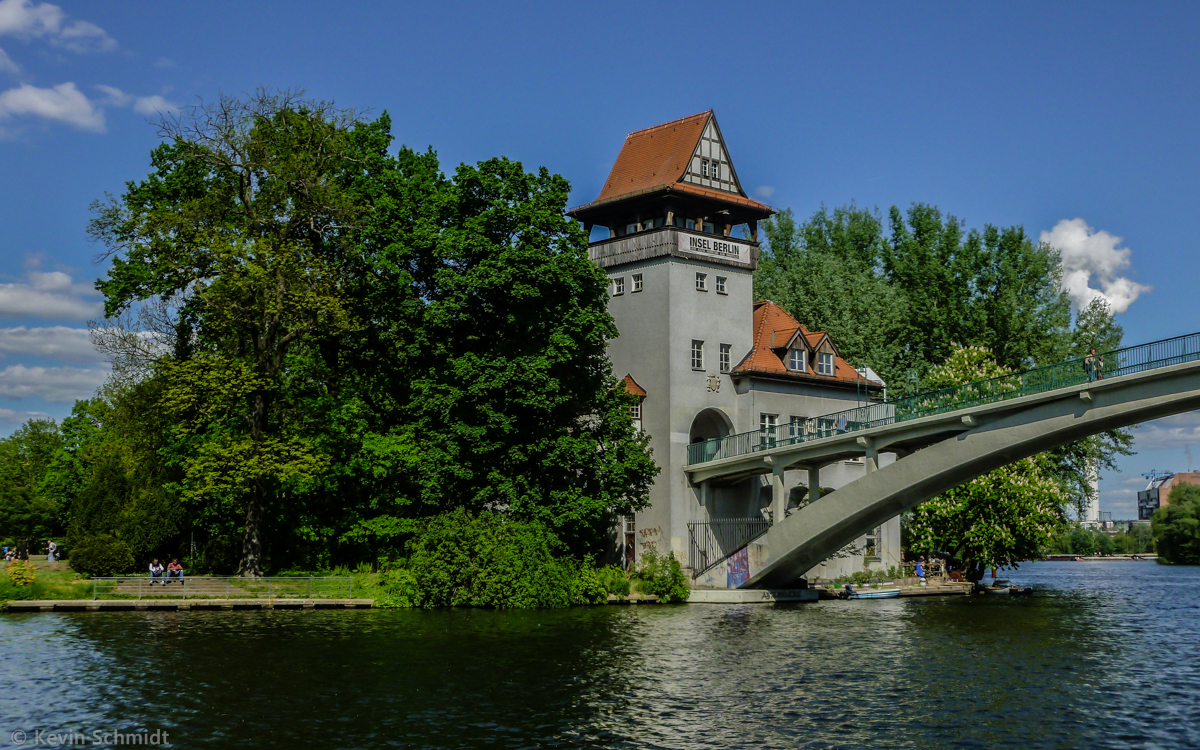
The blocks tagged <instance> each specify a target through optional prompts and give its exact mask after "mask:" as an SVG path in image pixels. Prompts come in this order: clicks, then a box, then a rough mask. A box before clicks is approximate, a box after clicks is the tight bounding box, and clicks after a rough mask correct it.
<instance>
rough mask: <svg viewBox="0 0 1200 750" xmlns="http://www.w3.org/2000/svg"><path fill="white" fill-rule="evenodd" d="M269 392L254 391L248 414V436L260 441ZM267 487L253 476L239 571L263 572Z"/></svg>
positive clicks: (255, 574)
mask: <svg viewBox="0 0 1200 750" xmlns="http://www.w3.org/2000/svg"><path fill="white" fill-rule="evenodd" d="M268 402H269V395H268V393H267V392H266V391H262V390H260V391H257V392H256V393H255V394H254V411H253V413H252V414H251V417H250V438H251V439H252V440H253V441H254V442H255V443H261V442H262V441H263V440H265V439H266V436H267V409H268ZM266 500H267V487H266V482H265V478H264V477H262V476H258V477H254V478H253V479H251V480H250V500H249V502H247V503H246V529H245V531H244V532H243V534H242V562H241V564H240V565H238V575H240V576H253V577H255V578H257V577H259V576H261V575H262V519H263V509H264V507H265V506H266Z"/></svg>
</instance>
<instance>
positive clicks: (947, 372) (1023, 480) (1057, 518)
mask: <svg viewBox="0 0 1200 750" xmlns="http://www.w3.org/2000/svg"><path fill="white" fill-rule="evenodd" d="M1006 372H1007V370H1005V368H1003V367H1001V366H1000V365H999V364H997V363H996V362H995V361H994V360H993V359H992V358H991V353H990V352H989V351H987V350H986V349H982V348H978V347H971V348H959V349H956V350H955V351H954V352H953V353H951V355H950V357H949V358H948V359H947V361H946V363H945V364H943V365H942V366H941V367H938V368H934V369H933V370H931V371H930V373H929V375H928V381H929V382H930V383H932V384H933V387H935V388H941V387H947V386H950V385H957V384H959V383H965V382H970V381H972V380H981V379H984V378H991V377H997V376H999V375H1003V374H1005V373H1006ZM1069 502H1070V497H1069V495H1068V494H1067V492H1066V491H1065V490H1064V488H1063V486H1062V483H1061V482H1060V480H1059V479H1058V477H1057V476H1056V470H1055V465H1054V463H1053V461H1052V459H1051V457H1050V456H1048V455H1047V454H1039V455H1036V456H1033V457H1030V458H1024V459H1021V460H1019V461H1014V462H1012V463H1010V464H1008V465H1006V466H1003V467H1001V468H999V469H995V470H993V471H990V472H988V473H987V474H984V475H983V476H980V477H976V478H975V479H972V480H971V481H969V482H967V483H965V484H963V485H960V486H958V487H956V488H954V489H952V490H950V491H948V492H944V493H942V494H941V495H938V496H937V497H935V498H933V499H931V500H928V501H926V502H924V503H922V504H921V505H919V506H917V508H916V509H915V510H913V511H912V512H911V513H910V514H908V516H907V517H906V519H905V526H906V532H907V537H908V542H909V547H910V549H912V550H914V551H921V552H934V551H939V552H945V553H948V554H949V555H950V556H951V557H952V558H954V559H956V560H958V561H959V562H960V564H961V565H962V567H963V568H965V570H966V575H967V576H968V577H969V578H970V579H971V580H979V579H980V578H981V577H982V576H983V571H984V569H985V568H987V567H990V566H1002V565H1010V564H1013V563H1014V562H1015V561H1017V560H1023V559H1028V558H1032V557H1036V556H1037V555H1038V554H1039V552H1040V551H1041V550H1042V549H1043V548H1044V547H1046V546H1047V544H1048V543H1049V542H1050V540H1051V539H1052V538H1053V536H1054V534H1055V532H1056V531H1057V529H1058V528H1059V527H1060V526H1061V524H1062V523H1063V521H1064V519H1065V508H1066V506H1067V505H1068V504H1069Z"/></svg>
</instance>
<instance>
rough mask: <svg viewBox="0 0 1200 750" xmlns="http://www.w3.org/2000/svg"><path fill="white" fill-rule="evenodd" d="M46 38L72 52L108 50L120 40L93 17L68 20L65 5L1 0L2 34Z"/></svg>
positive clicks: (29, 0) (114, 46) (0, 34)
mask: <svg viewBox="0 0 1200 750" xmlns="http://www.w3.org/2000/svg"><path fill="white" fill-rule="evenodd" d="M5 34H8V35H10V36H15V37H17V38H19V39H46V40H48V41H49V42H50V43H51V44H53V45H55V46H58V47H65V48H67V49H69V50H71V51H72V52H106V51H108V50H112V49H115V48H116V46H117V42H116V40H115V39H113V38H112V37H110V36H109V35H108V34H107V33H106V32H105V31H104V29H102V28H100V27H99V26H97V25H96V24H94V23H92V22H90V21H70V22H68V21H67V14H66V13H64V12H63V10H62V8H60V7H58V6H57V5H51V4H50V3H37V4H34V3H33V2H32V1H31V0H0V36H4V35H5Z"/></svg>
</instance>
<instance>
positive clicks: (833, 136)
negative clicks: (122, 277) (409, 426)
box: [0, 0, 1200, 518]
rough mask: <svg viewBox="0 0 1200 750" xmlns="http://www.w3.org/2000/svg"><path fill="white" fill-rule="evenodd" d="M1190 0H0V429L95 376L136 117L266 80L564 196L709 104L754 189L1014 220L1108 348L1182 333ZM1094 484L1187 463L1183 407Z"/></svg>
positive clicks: (806, 200)
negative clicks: (556, 177) (105, 227)
mask: <svg viewBox="0 0 1200 750" xmlns="http://www.w3.org/2000/svg"><path fill="white" fill-rule="evenodd" d="M1197 32H1200V5H1198V4H1196V3H1155V4H1133V3H1129V4H1125V5H1120V4H1111V3H1103V2H1088V3H1067V2H1062V3H1022V2H1016V3H1004V4H983V3H972V4H965V3H940V2H929V3H920V4H915V3H903V4H901V3H865V2H863V3H853V4H851V3H841V4H820V5H817V4H804V3H795V2H788V3H769V2H764V3H754V4H750V3H745V4H743V3H706V2H690V3H687V4H679V3H661V4H660V3H648V2H639V3H616V2H609V3H595V4H588V3H581V2H577V3H536V2H524V3H511V4H507V3H498V2H487V3H482V2H481V3H457V2H447V1H443V2H437V3H354V2H342V3H327V2H319V3H318V2H298V1H296V0H292V1H291V2H288V3H286V4H285V3H265V2H260V3H241V2H239V3H234V2H213V1H210V2H205V3H163V2H140V1H136V0H125V1H124V2H121V3H83V2H61V3H59V4H51V3H42V2H36V1H34V0H0V435H4V434H8V433H10V432H11V431H12V430H14V429H16V428H17V427H18V426H19V425H20V424H21V423H22V422H23V421H25V420H26V419H29V418H31V417H45V416H50V417H54V418H61V417H62V416H64V415H66V414H68V413H69V412H70V409H71V405H72V403H73V402H74V400H75V399H77V398H86V397H88V396H90V395H92V394H93V393H94V391H95V390H96V388H97V387H98V386H99V385H100V384H101V383H102V382H103V381H104V379H105V377H106V376H107V365H106V363H105V361H104V358H103V357H102V356H101V355H100V354H99V353H98V352H96V351H95V350H94V349H93V348H92V347H91V345H90V342H89V338H88V334H87V322H88V321H89V320H93V319H96V318H98V317H99V316H100V315H101V314H102V305H101V303H100V298H99V296H98V295H97V294H96V293H95V291H94V288H93V284H94V281H95V279H96V278H98V277H100V276H102V275H103V274H104V273H105V268H106V265H105V262H104V261H103V259H101V258H100V257H99V253H100V251H101V248H99V247H97V246H95V245H93V244H91V243H90V242H89V240H88V237H87V233H86V228H87V222H88V220H89V218H90V216H91V214H90V209H89V206H90V204H91V203H92V202H93V201H96V200H98V199H102V198H103V197H104V196H105V194H106V193H113V194H119V193H120V192H121V191H122V189H123V187H124V185H125V183H126V182H127V181H130V180H136V179H139V178H141V177H144V176H145V175H146V174H147V173H148V171H149V168H148V157H149V152H150V150H151V149H152V148H153V147H154V146H155V145H156V144H157V143H158V142H159V136H158V130H157V128H156V127H155V125H154V122H155V120H156V118H157V117H158V116H159V115H160V114H161V113H170V112H172V111H177V110H178V108H180V107H186V106H189V105H194V104H198V103H201V102H208V101H212V100H213V99H215V98H217V97H219V96H220V95H222V94H227V95H235V96H236V95H241V94H244V93H247V92H250V91H253V90H254V89H256V88H257V87H260V86H264V87H269V88H275V89H286V88H292V89H303V90H304V91H305V92H306V93H307V95H308V96H310V97H313V98H318V99H326V100H332V101H335V102H336V103H337V104H339V105H341V106H344V107H349V108H353V109H356V110H362V111H365V112H366V113H367V114H368V116H375V115H378V114H380V113H382V112H384V111H386V112H388V113H389V114H390V115H391V117H392V120H393V132H394V134H395V136H396V139H397V142H398V143H403V144H406V145H408V146H411V147H414V148H418V149H425V148H430V147H431V148H433V149H434V150H435V151H437V152H438V154H439V157H440V158H441V160H442V165H443V168H444V169H445V170H447V171H450V170H452V169H453V168H454V166H455V165H457V164H459V163H462V162H468V163H472V162H476V161H479V160H482V159H486V158H489V157H492V156H497V155H504V156H508V157H510V158H513V159H517V160H520V161H521V162H523V163H524V164H525V166H526V167H527V168H529V169H534V168H536V167H538V166H546V167H548V168H549V169H550V170H551V171H553V172H556V173H559V174H562V175H564V176H565V177H567V178H568V179H569V180H570V181H571V183H572V185H573V188H574V192H573V194H572V201H571V203H572V205H577V204H582V203H586V202H588V201H590V200H592V199H593V198H594V197H595V196H596V195H597V194H598V193H599V191H600V187H601V185H602V183H603V181H604V179H605V177H606V176H607V174H608V170H609V168H610V167H611V166H612V162H613V160H614V159H615V158H616V155H617V152H618V150H619V149H620V147H621V143H622V142H623V140H624V137H625V135H626V134H627V133H629V132H631V131H634V130H638V129H641V128H644V127H648V126H651V125H655V124H658V123H661V122H665V121H668V120H672V119H676V118H678V117H683V116H686V115H690V114H694V113H696V112H701V111H704V110H707V109H714V110H716V113H717V116H718V118H719V121H720V124H721V130H722V133H723V135H724V136H725V140H726V143H727V145H728V147H729V149H730V154H731V156H732V158H733V160H734V162H735V164H736V165H737V170H738V175H739V177H740V178H741V179H742V181H743V184H744V186H745V187H746V188H747V190H748V192H750V193H751V194H752V195H753V196H755V197H757V198H759V199H760V200H764V201H766V202H767V203H769V204H771V205H773V206H775V207H778V208H788V207H790V208H792V209H793V210H794V211H795V212H796V214H797V215H798V216H806V215H808V214H811V213H812V212H813V211H814V210H815V209H817V208H818V207H820V206H821V205H825V206H830V207H833V206H839V205H844V204H846V203H849V202H851V201H854V202H857V203H858V204H859V205H861V206H867V207H877V208H879V209H880V210H881V211H884V212H886V211H887V210H888V208H889V207H891V206H893V205H896V206H900V207H902V208H903V207H907V206H908V205H910V204H912V203H913V202H918V201H919V202H923V203H929V204H933V205H936V206H938V207H939V208H940V209H941V210H942V211H943V212H945V213H948V214H952V215H954V216H956V217H959V218H960V219H962V220H964V221H965V222H966V225H967V226H968V227H982V226H983V225H984V224H995V225H1002V226H1006V225H1021V226H1024V227H1025V229H1026V231H1027V232H1028V233H1029V234H1030V235H1031V236H1033V237H1035V238H1038V239H1042V240H1045V241H1048V242H1050V243H1052V244H1053V245H1055V247H1057V248H1058V249H1059V250H1060V251H1061V252H1062V254H1063V260H1064V270H1065V272H1066V276H1065V278H1064V285H1065V286H1066V289H1067V291H1068V293H1069V295H1070V296H1071V299H1072V300H1073V302H1075V303H1076V304H1077V305H1082V304H1086V303H1087V302H1088V301H1089V300H1090V299H1091V298H1093V297H1094V296H1096V295H1100V294H1103V295H1104V296H1105V297H1106V298H1108V299H1109V300H1110V302H1111V303H1112V304H1113V307H1114V309H1115V310H1117V311H1118V312H1119V314H1118V321H1119V322H1120V323H1121V325H1123V326H1124V328H1125V342H1126V344H1134V343H1143V342H1148V341H1154V340H1158V339H1162V338H1168V337H1171V336H1177V335H1181V334H1185V333H1191V332H1194V331H1197V330H1200V314H1198V313H1200V294H1197V293H1196V290H1197V289H1198V287H1200V285H1198V282H1200V270H1198V266H1200V263H1198V262H1197V261H1198V260H1200V252H1198V248H1197V243H1196V240H1195V231H1196V229H1195V217H1196V215H1197V214H1196V208H1197V203H1198V199H1200V145H1198V143H1200V142H1198V140H1197V138H1196V128H1197V122H1198V121H1200V76H1198V74H1200V45H1197V44H1195V39H1196V37H1197V35H1198V34H1197ZM1135 435H1136V448H1137V450H1138V454H1137V455H1136V456H1131V457H1128V458H1124V459H1122V460H1121V462H1120V471H1119V472H1108V473H1106V475H1105V476H1104V477H1103V479H1102V481H1101V508H1102V510H1104V511H1109V512H1111V513H1112V514H1113V517H1114V518H1131V517H1135V516H1136V505H1135V496H1136V491H1137V490H1138V489H1141V488H1142V487H1144V486H1145V480H1144V479H1143V478H1142V477H1141V474H1142V473H1143V472H1145V471H1148V470H1150V469H1161V470H1170V471H1186V470H1189V469H1191V468H1200V461H1198V462H1197V463H1196V464H1195V466H1193V464H1192V459H1191V452H1192V450H1193V448H1192V446H1196V450H1200V413H1191V414H1185V415H1180V416H1177V417H1172V418H1167V419H1163V420H1159V421H1157V422H1153V423H1148V424H1146V425H1142V426H1141V427H1139V428H1138V430H1137V431H1136V433H1135Z"/></svg>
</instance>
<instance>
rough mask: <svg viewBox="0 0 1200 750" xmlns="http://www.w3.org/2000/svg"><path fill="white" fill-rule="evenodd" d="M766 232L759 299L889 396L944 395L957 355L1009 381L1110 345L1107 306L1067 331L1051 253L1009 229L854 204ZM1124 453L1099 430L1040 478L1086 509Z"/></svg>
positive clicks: (771, 225) (1114, 331) (1093, 309)
mask: <svg viewBox="0 0 1200 750" xmlns="http://www.w3.org/2000/svg"><path fill="white" fill-rule="evenodd" d="M764 233H765V237H766V243H765V246H764V248H763V253H762V260H761V264H760V267H759V270H758V271H757V272H756V273H755V277H754V286H755V294H756V295H757V296H758V297H759V298H764V297H765V298H769V299H772V300H774V301H775V302H777V303H779V304H780V305H782V306H783V307H784V309H786V310H787V311H788V312H789V313H790V314H791V315H792V316H793V317H795V318H796V319H797V320H799V321H800V322H801V323H803V324H804V325H805V326H807V327H809V328H810V329H819V330H827V331H829V333H830V335H831V336H832V337H833V340H834V341H836V342H837V344H838V349H839V352H840V353H841V354H842V356H843V357H845V358H846V359H847V361H849V362H850V363H851V364H853V365H854V366H856V367H861V366H863V365H866V366H869V367H870V368H871V369H873V370H874V371H875V372H877V373H878V374H879V375H880V376H881V377H882V378H883V379H884V381H885V382H886V383H887V384H888V393H889V396H890V397H892V398H895V397H897V396H902V395H906V394H910V393H914V392H917V391H920V390H930V389H933V388H937V387H940V386H939V382H942V380H944V377H943V378H942V380H939V377H941V376H935V373H936V372H937V371H938V368H940V367H941V366H943V365H945V364H946V363H947V362H948V361H949V360H950V359H951V358H952V356H953V355H954V353H955V352H958V351H961V350H962V349H963V348H968V349H970V348H972V347H976V348H982V349H985V350H987V352H989V355H988V358H989V359H992V360H994V361H995V362H996V364H997V365H998V366H999V367H1000V368H1003V371H1006V372H1007V371H1019V370H1025V369H1029V368H1031V367H1035V366H1039V365H1044V364H1049V363H1052V362H1059V361H1062V360H1064V359H1067V358H1070V357H1082V356H1084V354H1086V353H1087V351H1088V349H1089V348H1090V347H1093V346H1095V347H1096V348H1097V349H1098V350H1099V351H1108V350H1112V349H1116V348H1118V347H1119V346H1120V342H1121V335H1122V331H1121V327H1120V326H1119V325H1117V324H1116V322H1115V321H1114V320H1113V316H1112V313H1111V310H1109V308H1108V307H1107V305H1106V304H1105V301H1104V300H1103V298H1097V299H1096V300H1094V301H1093V302H1092V304H1091V305H1089V306H1088V307H1087V308H1084V309H1083V310H1080V311H1079V312H1078V314H1077V316H1076V318H1075V321H1074V325H1073V326H1072V319H1071V309H1070V303H1069V300H1068V298H1067V296H1066V294H1065V292H1064V291H1063V288H1062V263H1061V259H1060V257H1059V254H1058V252H1057V251H1056V250H1054V248H1052V247H1050V246H1049V245H1046V244H1044V243H1038V242H1035V241H1033V239H1031V238H1030V237H1029V236H1028V235H1027V234H1026V232H1025V230H1024V228H1022V227H1019V226H1012V227H997V226H993V225H990V224H989V225H985V226H984V227H983V229H981V230H977V229H971V230H967V229H966V227H965V224H964V222H963V221H961V220H960V219H958V218H956V217H954V216H947V215H943V214H942V213H941V212H940V211H939V210H938V209H937V208H936V207H933V206H929V205H926V204H921V203H916V204H913V205H912V206H911V207H910V208H909V209H908V210H907V211H901V210H900V209H899V208H897V207H895V206H893V207H892V208H891V209H890V210H889V211H888V215H887V220H886V223H885V221H884V219H883V218H882V217H881V215H880V214H879V213H878V212H877V211H870V210H867V209H864V208H861V207H859V206H856V205H854V204H851V205H849V206H845V207H841V208H836V209H833V210H832V211H831V210H829V209H826V208H825V207H822V208H820V209H818V210H817V211H816V212H814V213H813V215H812V216H811V217H809V218H808V219H807V220H804V221H797V220H796V218H795V216H794V215H793V213H792V212H791V211H790V210H784V211H781V212H779V214H777V215H776V216H775V217H774V218H772V219H770V220H768V221H767V222H765V223H764ZM997 372H998V371H997ZM944 374H945V373H944V372H943V373H942V375H944ZM947 382H948V381H947ZM1131 447H1132V438H1131V435H1130V433H1129V431H1128V430H1118V431H1113V432H1109V433H1104V434H1102V435H1097V436H1094V437H1091V438H1088V439H1086V440H1082V441H1079V442H1077V443H1072V444H1070V445H1066V446H1063V447H1061V448H1059V449H1057V450H1055V451H1052V452H1051V453H1050V457H1049V458H1050V463H1049V464H1048V465H1047V469H1048V470H1050V471H1052V472H1053V474H1054V475H1055V476H1056V477H1057V478H1058V479H1059V481H1060V482H1061V483H1063V485H1064V486H1065V487H1067V489H1068V490H1069V492H1070V493H1071V495H1072V497H1073V499H1074V501H1075V502H1076V504H1077V505H1078V506H1080V507H1082V505H1083V504H1084V502H1085V501H1086V499H1087V496H1088V494H1089V493H1091V492H1092V480H1093V478H1094V477H1095V476H1096V473H1097V472H1099V471H1105V470H1109V469H1113V468H1115V461H1116V457H1117V456H1120V455H1128V454H1130V453H1131V452H1132V451H1131Z"/></svg>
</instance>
